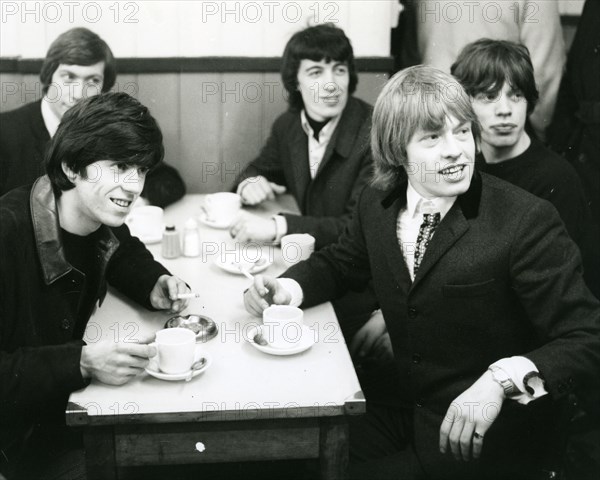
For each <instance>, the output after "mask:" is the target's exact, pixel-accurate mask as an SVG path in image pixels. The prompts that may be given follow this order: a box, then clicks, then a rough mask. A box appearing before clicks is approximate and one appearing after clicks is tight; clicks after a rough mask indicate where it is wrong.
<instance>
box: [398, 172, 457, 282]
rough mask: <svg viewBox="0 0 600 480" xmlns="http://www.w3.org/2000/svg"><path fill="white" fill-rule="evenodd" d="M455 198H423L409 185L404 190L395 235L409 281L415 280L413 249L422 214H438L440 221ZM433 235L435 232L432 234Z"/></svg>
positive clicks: (415, 244) (415, 245) (421, 221)
mask: <svg viewBox="0 0 600 480" xmlns="http://www.w3.org/2000/svg"><path fill="white" fill-rule="evenodd" d="M455 201H456V197H434V198H429V199H427V198H424V197H422V196H421V195H419V194H418V193H417V191H416V190H415V189H414V188H413V187H412V185H411V184H410V183H409V184H408V188H407V190H406V207H405V208H403V209H402V210H400V214H399V215H398V222H397V224H396V235H397V237H398V241H399V242H400V246H401V247H402V256H403V257H404V261H405V262H406V266H407V267H408V272H409V273H410V278H411V280H414V279H415V273H414V272H415V249H416V247H417V237H418V236H419V228H420V227H421V224H422V223H423V214H424V213H437V212H439V213H440V221H441V220H443V219H444V217H445V216H446V214H447V213H448V211H449V210H450V209H451V208H452V205H454V202H455ZM434 235H435V232H434Z"/></svg>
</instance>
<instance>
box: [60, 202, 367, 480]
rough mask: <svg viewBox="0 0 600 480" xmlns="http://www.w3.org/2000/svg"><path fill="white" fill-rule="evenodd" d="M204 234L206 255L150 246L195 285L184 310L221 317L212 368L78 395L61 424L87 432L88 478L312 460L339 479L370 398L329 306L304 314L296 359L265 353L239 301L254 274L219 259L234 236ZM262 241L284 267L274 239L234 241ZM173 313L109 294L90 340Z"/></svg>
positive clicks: (271, 207)
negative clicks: (237, 271)
mask: <svg viewBox="0 0 600 480" xmlns="http://www.w3.org/2000/svg"><path fill="white" fill-rule="evenodd" d="M201 202H202V195H187V196H186V197H185V198H184V199H182V200H181V201H179V202H177V203H176V204H174V205H172V206H170V207H168V208H167V209H166V210H165V220H166V223H170V224H175V225H176V226H177V228H178V229H182V228H183V224H184V223H185V221H186V220H187V219H188V218H189V217H191V216H196V215H198V214H199V213H200V205H201ZM282 207H283V208H286V207H287V208H286V210H288V211H290V208H292V209H295V205H294V204H293V201H292V200H290V198H287V197H285V196H284V197H283V198H282V199H280V200H279V204H275V203H273V202H268V203H267V204H266V205H264V206H261V207H258V208H256V209H252V213H253V214H258V215H262V216H268V215H270V214H272V213H273V212H276V211H278V210H279V209H280V208H282ZM244 214H246V212H244ZM200 234H201V238H202V241H203V253H202V255H201V256H200V257H196V258H186V257H180V258H177V259H173V260H166V259H162V257H161V253H160V250H161V248H160V247H161V245H160V244H155V245H149V246H148V247H149V250H150V251H151V252H152V253H153V254H154V256H155V258H157V259H158V260H159V261H161V262H162V263H163V264H164V265H165V266H166V267H167V268H168V269H169V270H170V271H171V272H172V273H173V274H175V275H178V276H179V277H181V278H182V279H184V280H185V281H186V282H187V283H188V285H190V287H191V288H192V290H193V291H195V292H199V293H200V295H201V297H200V298H196V299H193V300H191V301H190V304H189V306H188V308H187V309H186V310H185V311H184V312H183V313H184V314H187V313H197V314H202V315H206V316H208V317H210V318H212V319H213V320H215V322H216V323H217V325H218V327H219V333H218V335H217V336H216V337H215V338H213V339H211V340H209V341H208V342H206V343H203V344H202V348H203V349H204V351H205V352H206V353H207V354H208V355H210V357H211V359H212V364H211V365H210V367H209V368H208V369H207V370H206V371H205V372H204V373H201V374H200V375H198V376H197V377H195V378H193V379H192V380H191V381H190V382H185V381H179V382H170V381H163V380H159V379H156V378H153V377H151V376H149V375H148V374H147V373H145V372H144V373H143V374H142V375H140V376H138V377H136V378H135V379H134V380H133V381H131V382H129V383H127V384H126V385H122V386H118V387H117V386H110V385H105V384H102V383H99V382H96V381H94V382H92V383H91V384H90V385H89V386H88V387H87V388H85V389H83V390H80V391H78V392H74V393H73V394H72V395H71V397H70V399H69V405H68V407H67V411H66V420H67V424H68V425H70V426H73V427H79V428H82V429H83V433H84V441H85V447H86V463H87V474H88V478H89V479H110V478H116V476H117V468H118V467H124V466H140V465H157V464H162V465H164V464H191V463H211V462H239V461H255V460H276V459H298V458H317V457H318V458H319V460H320V470H321V476H322V478H331V479H334V478H342V477H343V476H344V474H345V469H346V466H347V459H348V428H347V417H346V416H347V415H354V414H361V413H364V411H365V402H364V397H363V395H362V392H361V389H360V385H359V383H358V380H357V378H356V374H355V372H354V369H353V366H352V362H351V360H350V356H349V354H348V350H347V348H346V344H345V342H344V339H343V336H342V333H341V331H340V328H339V324H338V322H337V319H336V317H335V314H334V312H333V309H332V307H331V305H330V304H328V303H327V304H323V305H319V306H317V307H313V308H310V309H307V310H306V311H305V317H304V322H305V324H306V325H308V326H310V329H311V332H312V334H313V335H314V339H315V344H314V345H313V346H312V347H311V348H310V349H308V350H307V351H304V352H302V353H299V354H296V355H290V356H273V355H268V354H266V353H264V352H261V351H258V350H257V349H256V348H255V347H254V346H253V345H251V344H250V343H248V342H247V340H246V338H247V337H248V332H249V330H250V327H251V326H252V325H255V324H256V323H258V322H259V321H260V320H259V319H257V318H256V317H253V316H252V315H250V314H248V313H247V312H246V310H245V309H244V306H243V299H242V292H243V291H244V289H245V288H247V287H248V285H249V284H250V280H248V279H247V278H245V277H244V276H242V275H234V274H231V273H228V272H225V271H223V270H221V269H220V268H219V267H217V266H216V265H215V264H214V259H215V258H216V257H218V256H219V255H229V256H228V257H227V259H230V258H231V259H233V256H234V255H236V244H235V243H234V242H233V241H232V239H231V238H230V237H229V234H228V232H227V230H217V229H211V228H209V227H206V226H202V227H201V232H200ZM256 248H261V249H262V253H263V255H266V256H269V258H272V259H273V260H274V263H273V265H272V266H270V267H269V268H268V269H267V270H266V271H265V273H266V274H270V275H277V274H279V273H281V272H282V271H283V270H284V269H285V266H284V264H283V261H282V259H281V252H280V249H279V248H277V247H273V246H262V247H259V246H257V245H256V244H255V245H250V246H241V245H237V249H238V250H237V253H238V254H239V253H240V251H241V252H244V254H246V255H254V254H255V250H252V249H256ZM240 249H241V250H240ZM244 249H247V250H244ZM170 316H171V315H170V314H168V313H163V312H149V311H147V310H145V309H144V308H142V307H140V306H138V305H137V304H134V303H132V302H130V301H129V300H127V299H125V298H124V297H123V296H121V295H120V294H118V293H116V292H115V291H113V290H109V294H108V295H107V298H106V300H105V301H104V303H103V305H102V307H101V308H99V309H98V310H97V311H96V313H95V314H94V316H93V317H92V318H91V319H90V322H89V324H88V328H87V330H86V334H85V337H84V339H85V340H86V341H87V342H88V343H90V342H94V341H99V340H100V339H103V340H113V341H116V340H119V341H131V340H133V341H135V339H141V338H145V337H148V336H152V334H153V332H155V331H156V330H159V329H161V328H163V326H164V324H165V322H166V320H167V319H168V318H170Z"/></svg>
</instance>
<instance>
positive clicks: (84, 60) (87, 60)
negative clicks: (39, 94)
mask: <svg viewBox="0 0 600 480" xmlns="http://www.w3.org/2000/svg"><path fill="white" fill-rule="evenodd" d="M98 62H104V83H103V84H102V91H103V92H108V91H109V90H110V89H111V88H112V87H113V86H114V84H115V81H116V79H117V65H116V61H115V57H114V55H113V53H112V50H111V49H110V47H109V46H108V44H107V43H106V42H105V41H104V40H102V38H100V37H99V36H98V35H97V34H95V33H94V32H92V31H91V30H88V29H87V28H83V27H81V28H72V29H71V30H67V31H66V32H64V33H62V34H61V35H59V36H58V37H57V38H56V40H54V42H52V44H51V45H50V48H49V49H48V53H47V54H46V58H45V59H44V63H43V64H42V69H41V71H40V80H41V81H42V87H43V88H42V91H43V93H44V94H45V93H46V92H47V91H48V88H49V87H50V84H51V83H52V75H54V72H55V71H56V69H57V68H58V66H59V65H60V64H65V65H84V66H89V65H94V64H96V63H98Z"/></svg>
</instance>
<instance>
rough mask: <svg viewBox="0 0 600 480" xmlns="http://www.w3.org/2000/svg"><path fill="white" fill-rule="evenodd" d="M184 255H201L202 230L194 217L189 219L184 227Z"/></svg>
mask: <svg viewBox="0 0 600 480" xmlns="http://www.w3.org/2000/svg"><path fill="white" fill-rule="evenodd" d="M183 255H184V256H186V257H197V256H199V255H200V230H199V229H198V222H196V220H194V219H193V218H190V219H188V221H187V222H185V226H184V227H183Z"/></svg>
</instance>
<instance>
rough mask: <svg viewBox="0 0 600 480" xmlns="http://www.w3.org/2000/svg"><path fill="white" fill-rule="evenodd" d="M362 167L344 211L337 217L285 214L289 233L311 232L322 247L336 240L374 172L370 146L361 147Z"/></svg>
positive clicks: (317, 245) (317, 243) (318, 246)
mask: <svg viewBox="0 0 600 480" xmlns="http://www.w3.org/2000/svg"><path fill="white" fill-rule="evenodd" d="M359 155H360V158H361V160H360V169H359V171H358V175H357V176H356V179H355V180H354V184H353V186H352V190H351V193H350V197H349V198H348V201H347V203H346V207H345V209H344V212H343V214H342V215H340V216H336V217H332V216H329V217H316V216H311V215H294V214H287V213H286V214H283V216H284V217H285V219H286V221H287V226H288V233H309V234H310V235H312V236H313V237H315V239H316V245H315V247H316V248H317V249H320V248H322V247H324V246H326V245H329V244H331V243H334V242H336V241H337V240H338V239H339V237H340V235H341V234H342V232H343V231H344V228H345V227H346V225H347V224H348V222H349V221H350V218H351V217H352V212H353V211H354V209H355V208H356V203H357V199H358V195H359V193H360V191H361V190H362V189H363V188H364V187H365V185H367V183H369V180H370V178H371V175H372V172H373V167H372V165H373V160H372V158H371V150H370V148H368V147H364V148H362V149H361V151H360V153H359Z"/></svg>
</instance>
